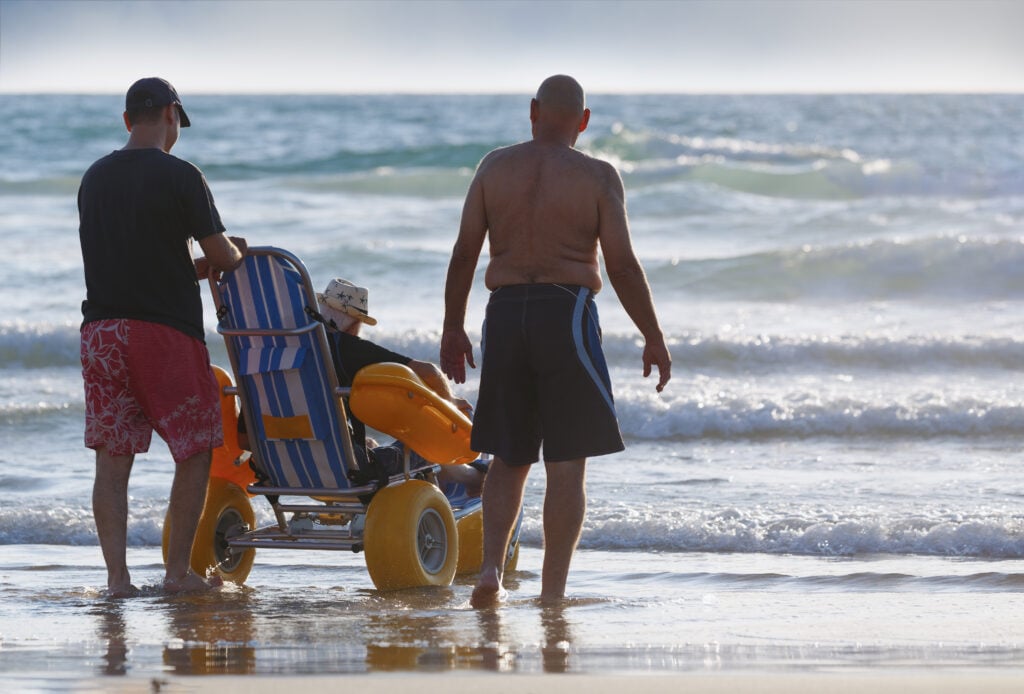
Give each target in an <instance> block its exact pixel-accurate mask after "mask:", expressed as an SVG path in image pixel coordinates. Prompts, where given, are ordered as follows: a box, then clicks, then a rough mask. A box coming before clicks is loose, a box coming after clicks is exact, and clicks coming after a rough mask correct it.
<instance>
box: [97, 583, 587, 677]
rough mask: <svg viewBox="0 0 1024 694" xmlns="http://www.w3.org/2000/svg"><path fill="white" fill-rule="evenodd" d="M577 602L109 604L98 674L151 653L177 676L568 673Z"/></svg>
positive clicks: (260, 594)
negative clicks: (570, 613)
mask: <svg viewBox="0 0 1024 694" xmlns="http://www.w3.org/2000/svg"><path fill="white" fill-rule="evenodd" d="M300 594H301V595H300ZM577 606H578V605H577V603H575V602H572V601H566V602H565V603H560V604H557V605H547V604H544V605H542V604H541V603H540V602H539V601H537V600H534V599H525V600H514V601H511V602H508V603H505V604H503V605H501V606H499V607H495V608H489V609H483V610H474V609H472V608H470V607H469V603H468V589H467V590H461V589H459V588H454V587H452V588H436V587H435V588H424V589H411V590H406V591H399V592H393V593H380V592H378V591H375V590H356V591H345V590H341V589H331V590H329V591H326V592H323V593H321V594H319V595H317V596H312V595H310V594H309V593H308V591H302V590H299V591H298V592H296V591H295V590H294V589H291V590H286V591H280V592H278V591H274V590H254V589H249V588H241V589H239V588H231V589H223V590H219V591H216V592H213V593H209V594H203V595H178V596H166V595H147V596H144V597H142V598H141V599H134V600H119V601H113V600H110V601H106V600H105V601H102V602H99V603H97V604H96V605H95V607H94V608H93V610H92V615H93V616H94V618H95V620H96V627H95V628H96V634H97V639H98V641H99V642H100V644H101V649H103V650H102V653H103V656H102V660H101V662H99V663H98V665H97V667H96V672H97V674H100V675H125V674H133V673H134V672H138V670H139V667H140V666H141V665H142V663H143V662H147V661H151V660H152V659H153V658H154V657H155V658H156V660H157V662H159V664H160V666H162V667H161V670H162V671H163V672H167V673H169V674H174V675H207V674H252V673H281V672H288V673H293V674H299V673H322V674H331V673H335V674H337V673H366V672H402V671H412V672H443V671H453V670H475V671H491V672H536V671H539V670H540V669H543V671H544V672H569V671H572V670H574V667H575V666H574V663H575V660H574V658H575V657H576V656H578V653H577V652H576V650H575V649H574V647H573V644H574V636H573V628H572V627H573V625H572V624H571V623H570V619H569V618H568V611H569V610H571V609H572V608H574V607H577ZM154 642H155V643H154ZM574 654H575V655H574Z"/></svg>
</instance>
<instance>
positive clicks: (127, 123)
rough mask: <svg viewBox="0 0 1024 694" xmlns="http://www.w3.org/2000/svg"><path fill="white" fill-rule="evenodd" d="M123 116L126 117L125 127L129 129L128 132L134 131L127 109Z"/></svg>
mask: <svg viewBox="0 0 1024 694" xmlns="http://www.w3.org/2000/svg"><path fill="white" fill-rule="evenodd" d="M122 117H123V118H124V127H125V128H127V129H128V132H131V131H132V122H131V121H130V120H128V112H127V111H125V112H124V115H123V116H122Z"/></svg>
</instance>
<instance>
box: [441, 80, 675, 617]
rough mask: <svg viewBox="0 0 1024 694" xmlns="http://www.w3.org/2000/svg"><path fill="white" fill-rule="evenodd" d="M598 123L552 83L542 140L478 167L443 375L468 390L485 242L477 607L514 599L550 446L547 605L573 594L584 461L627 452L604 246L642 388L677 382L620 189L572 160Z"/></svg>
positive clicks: (538, 133) (448, 317)
mask: <svg viewBox="0 0 1024 694" xmlns="http://www.w3.org/2000/svg"><path fill="white" fill-rule="evenodd" d="M589 119H590V110H589V109H587V108H586V107H585V103H584V96H583V89H582V87H580V85H579V84H578V83H577V82H576V80H574V79H573V78H571V77H568V76H565V75H555V76H553V77H549V78H548V79H546V80H544V82H543V83H542V84H541V86H540V89H538V91H537V96H536V98H534V99H533V100H532V101H531V102H530V121H531V123H532V124H533V139H532V140H530V141H528V142H523V143H520V144H517V145H513V146H510V147H504V148H501V149H497V150H495V151H493V152H491V153H489V154H488V155H487V156H485V157H484V159H483V160H482V161H481V162H480V166H479V167H478V169H477V172H476V176H475V177H474V179H473V182H472V183H471V184H470V187H469V191H468V193H467V195H466V202H465V205H464V207H463V210H462V223H461V226H460V228H459V236H458V240H457V241H456V243H455V248H454V249H453V251H452V258H451V262H450V264H449V267H448V279H447V284H446V287H445V318H444V331H443V333H442V336H441V368H442V369H443V370H444V372H445V374H447V375H448V376H449V377H450V378H451V379H453V380H454V381H455V382H456V383H463V382H465V378H466V364H467V363H468V364H469V365H470V366H471V367H473V368H476V364H475V363H474V360H473V346H472V344H471V343H470V340H469V337H468V335H467V334H466V330H465V327H464V323H465V317H466V306H467V303H468V300H469V292H470V288H471V286H472V283H473V275H474V273H475V270H476V266H477V262H478V260H479V257H480V251H481V249H482V247H483V243H484V239H485V238H486V237H488V235H489V239H490V255H491V258H490V262H489V263H488V266H487V272H486V275H485V283H486V285H487V288H488V289H489V290H491V297H490V300H489V302H488V306H487V317H486V321H485V323H484V335H483V341H482V350H483V355H482V356H483V368H482V372H481V375H480V397H479V399H478V401H477V411H476V417H475V419H474V424H473V440H472V444H473V449H474V450H477V451H483V452H487V453H492V454H494V460H493V461H492V464H491V467H490V471H489V472H488V474H487V479H486V481H485V482H484V493H483V505H484V558H483V564H482V566H481V570H480V578H479V580H478V582H477V585H476V588H475V589H474V591H473V597H472V600H471V602H472V604H473V605H474V606H476V607H482V606H487V605H492V604H495V603H497V602H500V601H501V600H502V599H503V598H504V596H505V591H504V589H503V588H502V579H503V566H504V561H503V560H504V556H505V550H506V547H507V546H508V542H509V538H510V536H511V533H512V528H513V526H514V524H515V521H516V518H517V516H518V514H519V508H520V507H521V505H522V501H523V491H524V489H525V486H526V478H527V475H528V473H529V470H530V465H531V464H532V463H535V462H537V460H538V453H539V450H540V447H541V443H542V442H543V446H544V460H545V469H546V473H547V489H546V492H545V497H544V568H543V575H542V581H541V599H542V600H544V601H556V600H559V599H561V598H562V597H564V595H565V583H566V578H567V576H568V572H569V563H570V560H571V559H572V554H573V552H574V551H575V549H576V544H577V542H578V541H579V535H580V531H581V529H582V527H583V517H584V513H585V511H586V491H585V488H584V481H585V466H586V458H587V457H589V456H594V455H603V454H606V453H613V452H616V451H620V450H622V449H623V443H622V438H621V436H620V434H619V429H618V424H617V421H616V418H615V409H614V405H613V401H612V396H611V383H610V380H609V378H608V371H607V367H606V365H605V361H604V356H603V354H602V352H601V344H600V327H599V324H598V318H597V308H596V306H595V304H594V301H593V297H594V295H595V294H596V293H597V292H598V291H599V290H600V289H601V272H600V267H599V264H598V246H600V248H601V251H602V253H603V255H604V261H605V268H606V270H607V272H608V279H609V280H610V281H611V284H612V287H613V288H614V290H615V293H616V294H617V295H618V297H619V300H620V301H621V302H622V305H623V307H624V308H625V309H626V312H627V313H628V314H629V317H630V318H631V319H632V320H633V322H634V324H636V326H637V328H638V329H639V330H640V333H641V334H642V335H643V337H644V342H645V344H644V348H643V356H642V359H643V374H644V376H649V375H650V373H651V369H652V367H653V366H657V368H658V375H659V378H658V385H657V390H658V392H661V390H662V389H663V388H664V387H665V384H667V383H668V381H669V378H670V376H671V364H672V359H671V356H670V355H669V351H668V347H667V346H666V344H665V338H664V336H663V335H662V332H661V328H660V327H659V325H658V318H657V316H656V314H655V311H654V302H653V300H652V299H651V292H650V288H649V286H648V284H647V278H646V276H645V274H644V271H643V268H642V267H641V266H640V263H639V261H638V260H637V258H636V255H635V254H634V252H633V248H632V244H631V242H630V236H629V224H628V222H627V220H626V205H625V193H624V192H623V187H622V180H621V179H620V178H619V175H618V172H617V171H616V170H615V168H614V167H613V166H611V165H610V164H608V163H606V162H603V161H600V160H598V159H594V158H592V157H589V156H587V155H585V154H583V153H581V152H579V151H577V150H575V149H574V148H573V146H574V145H575V144H576V138H577V137H578V136H579V134H580V133H581V132H583V131H584V130H585V129H586V127H587V123H588V121H589Z"/></svg>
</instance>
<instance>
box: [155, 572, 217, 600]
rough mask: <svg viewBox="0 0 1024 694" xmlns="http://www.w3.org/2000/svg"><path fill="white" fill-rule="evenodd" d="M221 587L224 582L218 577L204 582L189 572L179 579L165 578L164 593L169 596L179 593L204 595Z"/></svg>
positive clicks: (212, 577)
mask: <svg viewBox="0 0 1024 694" xmlns="http://www.w3.org/2000/svg"><path fill="white" fill-rule="evenodd" d="M222 585H224V581H223V579H221V577H220V576H211V577H210V578H209V580H206V579H203V578H202V577H200V576H198V575H197V574H195V573H193V572H191V571H189V572H188V573H186V574H185V575H184V576H182V577H181V578H165V579H164V592H165V593H169V594H171V595H177V594H179V593H205V592H206V591H209V590H213V589H214V588H219V587H221V586H222Z"/></svg>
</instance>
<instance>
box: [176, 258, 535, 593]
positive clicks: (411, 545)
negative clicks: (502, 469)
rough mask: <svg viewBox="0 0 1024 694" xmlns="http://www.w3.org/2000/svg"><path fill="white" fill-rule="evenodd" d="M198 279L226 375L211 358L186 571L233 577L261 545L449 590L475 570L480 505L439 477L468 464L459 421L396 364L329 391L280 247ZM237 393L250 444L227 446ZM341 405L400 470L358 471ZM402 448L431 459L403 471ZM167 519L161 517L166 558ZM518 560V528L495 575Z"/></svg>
mask: <svg viewBox="0 0 1024 694" xmlns="http://www.w3.org/2000/svg"><path fill="white" fill-rule="evenodd" d="M210 287H211V290H212V293H213V298H214V304H215V306H216V308H217V317H218V326H217V331H218V333H220V334H221V335H222V336H223V337H224V340H225V343H226V346H227V353H228V357H229V359H230V361H231V369H232V371H233V372H234V379H233V380H232V378H231V376H230V375H229V374H228V373H227V372H226V371H225V370H223V369H220V368H218V367H214V371H215V374H216V376H217V379H218V382H219V387H220V394H221V411H222V414H223V420H224V445H223V446H221V447H220V448H218V449H216V450H215V451H214V454H213V461H212V464H211V467H210V480H209V484H208V487H207V494H206V504H205V506H204V509H203V513H202V517H201V519H200V521H199V528H198V531H197V533H196V538H195V543H194V544H193V547H192V555H191V566H192V569H193V570H194V571H195V572H196V573H198V574H199V575H202V576H209V575H211V574H217V575H219V576H220V577H221V578H223V579H224V580H225V581H230V582H234V583H239V584H240V583H243V582H244V581H245V579H246V578H247V577H248V575H249V572H250V570H251V569H252V566H253V563H254V559H255V553H256V549H264V548H266V549H312V550H349V551H352V552H360V551H361V552H363V553H364V555H365V558H366V566H367V569H368V571H369V574H370V578H371V580H372V581H373V583H374V585H375V586H376V587H377V588H378V589H380V590H396V589H401V588H409V587H415V586H430V585H448V584H450V583H451V582H452V580H453V579H454V577H455V575H456V574H461V573H472V572H476V571H479V568H480V564H481V562H482V559H483V521H482V507H481V501H480V499H479V498H473V497H470V496H469V495H468V494H466V491H465V489H464V488H463V487H462V485H458V484H454V485H447V488H446V489H445V490H442V489H440V488H439V486H438V483H437V473H438V471H439V470H440V466H441V465H457V464H462V463H467V462H471V461H473V460H476V459H477V454H476V453H474V452H473V451H472V450H471V448H470V446H469V439H470V431H471V427H472V424H471V422H470V420H469V419H467V418H466V416H465V415H463V414H462V413H461V412H459V411H458V410H457V409H456V408H455V407H454V406H453V405H452V404H451V403H449V402H448V401H446V400H444V399H443V398H441V397H439V396H438V395H437V394H435V393H434V392H433V391H431V390H430V389H429V388H428V387H426V386H425V385H424V384H423V383H422V381H420V380H419V379H418V378H417V377H416V375H415V374H413V372H412V371H411V370H410V369H409V368H407V367H405V366H403V365H400V364H376V365H373V366H369V367H366V368H364V369H362V370H361V371H360V372H359V373H358V374H356V377H355V379H354V382H353V385H352V387H351V388H341V387H339V385H338V378H337V374H336V373H335V369H334V363H333V361H332V359H331V354H330V350H329V347H328V341H327V340H328V338H327V333H326V329H325V327H324V325H323V323H322V322H321V321H320V320H319V314H318V313H317V310H316V309H317V302H316V295H315V293H314V291H313V286H312V283H311V281H310V277H309V274H308V272H307V271H306V268H305V266H304V265H303V264H302V262H301V261H300V260H299V259H298V258H297V257H295V256H294V255H292V254H291V253H289V252H287V251H284V250H281V249H278V248H272V247H260V248H250V249H249V251H248V253H247V255H246V257H245V259H244V261H243V263H242V265H240V266H239V267H238V268H236V269H235V270H233V271H231V272H228V273H224V275H223V277H222V278H221V279H219V280H218V279H216V278H215V277H214V276H212V275H211V278H210ZM236 401H237V403H240V405H241V407H240V410H241V416H242V417H244V420H245V425H246V432H247V436H248V440H249V444H248V447H249V448H251V452H250V451H243V450H242V448H241V447H240V445H239V434H238V426H237V425H238V416H239V415H238V414H237V412H238V409H239V408H238V407H237V406H236ZM346 407H351V409H352V412H353V413H354V414H355V415H356V416H357V417H358V418H359V419H360V420H361V421H363V422H364V423H365V424H366V425H367V426H368V427H371V428H373V429H375V430H377V431H380V432H382V433H385V434H388V435H390V436H393V437H395V438H396V439H397V440H399V441H401V442H402V443H403V446H404V451H405V452H404V469H403V470H402V471H401V472H400V473H399V474H396V475H392V476H390V477H381V476H380V475H379V474H377V473H374V472H371V471H369V470H367V469H365V468H366V467H367V463H366V459H365V457H362V462H361V457H357V455H356V449H355V447H354V446H353V442H352V437H351V434H350V430H349V426H348V420H347V417H346V414H345V412H346ZM410 450H412V451H415V452H416V453H418V454H419V455H420V456H421V457H422V458H424V459H426V460H427V461H429V463H430V464H429V465H427V466H424V467H418V468H415V469H413V468H412V466H411V456H410V453H409V451H410ZM256 496H260V497H263V498H264V499H266V500H267V502H269V504H270V507H271V509H272V511H273V515H274V519H275V522H273V523H272V524H270V525H268V526H266V527H256V522H255V514H254V512H253V508H252V504H251V503H250V499H251V498H252V497H256ZM520 518H522V516H521V515H520ZM168 526H169V517H168V519H167V520H166V521H165V524H164V537H163V546H164V557H165V559H166V551H167V539H168V535H169V528H168ZM517 558H518V527H517V529H516V533H515V536H514V537H513V541H512V542H510V544H509V552H508V555H507V562H506V570H513V569H514V567H515V563H516V561H517Z"/></svg>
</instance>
